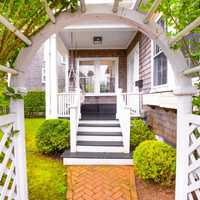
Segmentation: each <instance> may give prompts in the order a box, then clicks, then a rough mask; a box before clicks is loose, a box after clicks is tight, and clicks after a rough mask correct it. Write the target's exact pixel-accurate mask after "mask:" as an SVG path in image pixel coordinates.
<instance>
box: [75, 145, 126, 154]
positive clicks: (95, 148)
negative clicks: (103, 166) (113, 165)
mask: <svg viewBox="0 0 200 200" xmlns="http://www.w3.org/2000/svg"><path fill="white" fill-rule="evenodd" d="M76 149H77V151H78V152H108V153H112V152H113V153H126V152H124V148H123V147H118V146H116V147H112V146H111V147H110V146H108V147H107V146H79V145H77V147H76Z"/></svg>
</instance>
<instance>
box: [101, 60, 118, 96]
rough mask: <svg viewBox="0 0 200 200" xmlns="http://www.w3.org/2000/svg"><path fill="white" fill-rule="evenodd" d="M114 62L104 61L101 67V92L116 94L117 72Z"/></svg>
mask: <svg viewBox="0 0 200 200" xmlns="http://www.w3.org/2000/svg"><path fill="white" fill-rule="evenodd" d="M113 66H114V62H113V61H112V60H102V61H100V65H99V73H98V74H99V83H100V92H114V90H115V71H114V67H113Z"/></svg>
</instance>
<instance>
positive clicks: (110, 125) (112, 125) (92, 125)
mask: <svg viewBox="0 0 200 200" xmlns="http://www.w3.org/2000/svg"><path fill="white" fill-rule="evenodd" d="M79 127H120V124H90V123H87V124H81V123H80V124H79Z"/></svg>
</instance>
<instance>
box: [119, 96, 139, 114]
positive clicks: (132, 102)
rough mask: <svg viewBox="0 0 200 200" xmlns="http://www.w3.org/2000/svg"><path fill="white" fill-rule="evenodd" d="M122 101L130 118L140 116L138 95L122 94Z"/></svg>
mask: <svg viewBox="0 0 200 200" xmlns="http://www.w3.org/2000/svg"><path fill="white" fill-rule="evenodd" d="M122 95H123V101H124V103H125V105H126V106H128V107H129V108H130V110H131V116H134V117H139V116H140V94H139V93H138V94H136V93H122Z"/></svg>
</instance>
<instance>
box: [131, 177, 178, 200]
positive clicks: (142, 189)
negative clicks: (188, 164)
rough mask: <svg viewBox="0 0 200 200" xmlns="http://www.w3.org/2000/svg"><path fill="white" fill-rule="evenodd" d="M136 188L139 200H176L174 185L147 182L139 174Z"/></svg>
mask: <svg viewBox="0 0 200 200" xmlns="http://www.w3.org/2000/svg"><path fill="white" fill-rule="evenodd" d="M135 179H136V189H137V193H138V200H174V199H175V189H174V188H173V187H170V188H168V187H163V186H160V185H158V184H154V183H146V182H144V181H143V180H141V179H140V178H139V177H138V176H137V175H136V177H135Z"/></svg>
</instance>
